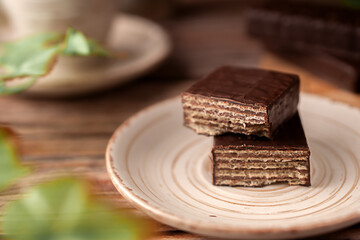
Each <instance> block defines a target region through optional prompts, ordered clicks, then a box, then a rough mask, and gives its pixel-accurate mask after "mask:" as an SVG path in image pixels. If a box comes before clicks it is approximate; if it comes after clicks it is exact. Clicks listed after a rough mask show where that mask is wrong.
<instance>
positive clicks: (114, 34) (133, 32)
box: [10, 13, 171, 97]
mask: <svg viewBox="0 0 360 240" xmlns="http://www.w3.org/2000/svg"><path fill="white" fill-rule="evenodd" d="M10 35H11V34H10ZM105 46H107V47H108V48H109V49H111V51H112V53H113V54H115V57H113V58H108V59H104V58H100V57H66V56H61V57H59V59H58V62H57V63H56V64H55V67H54V68H53V70H52V72H51V73H50V74H49V75H47V76H45V77H43V78H40V79H38V81H37V82H36V83H35V84H34V85H33V86H32V87H31V88H29V89H28V90H27V91H26V94H30V95H33V94H34V95H45V96H51V97H54V96H55V97H56V96H59V97H62V96H71V95H81V94H86V93H91V92H95V91H100V90H103V89H107V88H110V87H113V86H117V85H120V84H123V83H126V82H128V81H131V80H134V79H136V78H138V77H140V76H142V75H144V74H146V73H148V72H150V71H151V70H152V69H154V68H155V67H156V66H158V65H159V64H160V63H161V62H162V61H163V60H164V59H165V58H166V57H167V56H168V55H169V53H170V51H171V42H170V39H169V37H168V35H167V33H166V32H165V31H164V30H163V29H162V28H161V27H160V26H159V25H157V24H156V23H154V22H151V21H149V20H146V19H144V18H142V17H138V16H134V15H129V14H123V13H122V14H119V15H118V16H117V17H116V18H115V19H114V21H113V25H112V28H111V30H110V33H109V38H108V41H107V43H106V44H105Z"/></svg>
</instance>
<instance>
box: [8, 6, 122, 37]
mask: <svg viewBox="0 0 360 240" xmlns="http://www.w3.org/2000/svg"><path fill="white" fill-rule="evenodd" d="M2 3H3V7H4V10H5V12H6V14H7V17H8V20H9V22H10V25H11V27H12V28H13V31H14V33H15V35H16V36H18V37H22V36H27V35H30V34H33V33H36V32H44V31H55V32H64V31H65V30H66V29H67V28H68V27H74V28H76V29H77V30H80V31H82V32H84V33H85V35H87V36H89V37H91V38H94V39H96V40H98V41H101V42H103V41H105V40H106V38H107V34H108V32H109V29H110V26H111V22H112V20H113V17H114V16H115V14H116V10H117V6H116V1H115V0H2Z"/></svg>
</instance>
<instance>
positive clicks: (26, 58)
mask: <svg viewBox="0 0 360 240" xmlns="http://www.w3.org/2000/svg"><path fill="white" fill-rule="evenodd" d="M59 40H61V35H60V34H55V33H43V34H37V35H34V36H31V37H27V38H24V39H22V40H19V41H15V42H12V43H3V44H2V46H1V52H0V65H1V66H3V68H5V70H6V73H5V74H3V75H2V76H0V79H2V80H8V79H13V78H20V77H40V76H44V75H46V74H47V73H48V72H49V71H50V69H51V68H52V66H53V64H54V63H55V59H56V55H57V53H58V51H59V44H58V41H59Z"/></svg>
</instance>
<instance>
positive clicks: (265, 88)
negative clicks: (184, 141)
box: [182, 66, 310, 186]
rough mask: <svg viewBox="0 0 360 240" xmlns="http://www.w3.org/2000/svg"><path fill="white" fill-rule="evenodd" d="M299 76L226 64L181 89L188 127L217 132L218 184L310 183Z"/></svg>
mask: <svg viewBox="0 0 360 240" xmlns="http://www.w3.org/2000/svg"><path fill="white" fill-rule="evenodd" d="M299 81H300V80H299V77H298V76H296V75H293V74H287V73H280V72H275V71H268V70H261V69H252V68H240V67H231V66H226V67H221V68H219V69H218V70H216V71H215V72H213V73H211V74H210V75H208V76H207V77H205V78H204V79H202V80H200V81H199V82H197V83H195V84H194V85H193V86H192V87H191V88H190V89H188V90H187V91H185V92H184V93H182V104H183V111H184V122H185V126H187V127H189V128H191V129H193V130H194V131H195V132H197V133H198V134H205V135H208V136H214V147H213V150H212V161H213V183H214V184H215V185H226V186H264V185H268V184H272V183H276V182H287V183H288V184H290V185H305V186H309V185H310V163H309V157H310V150H309V147H308V145H307V142H306V138H305V135H304V131H303V128H302V124H301V121H300V118H299V115H298V113H297V104H298V101H299Z"/></svg>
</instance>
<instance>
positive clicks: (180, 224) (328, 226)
mask: <svg viewBox="0 0 360 240" xmlns="http://www.w3.org/2000/svg"><path fill="white" fill-rule="evenodd" d="M300 96H301V97H300V99H301V98H302V97H304V96H306V97H309V98H313V99H318V100H320V101H327V102H330V103H332V104H336V105H338V106H339V105H340V106H342V107H345V108H347V109H350V110H353V111H357V112H358V113H359V114H360V108H358V107H355V106H353V105H350V104H347V103H344V102H341V101H337V100H334V99H331V98H328V97H324V96H319V95H316V94H312V93H304V92H301V94H300ZM178 99H179V95H178V96H175V97H171V98H169V99H165V100H163V101H160V102H157V103H154V104H152V105H150V106H148V107H145V108H143V109H142V110H140V111H138V112H137V113H135V114H133V115H132V116H130V117H129V118H128V119H127V120H125V121H124V122H123V123H122V124H121V125H120V126H119V127H117V128H116V130H115V131H114V133H113V134H112V136H111V138H110V140H109V142H108V144H107V147H106V153H105V161H106V169H107V172H108V174H109V176H110V179H111V181H112V183H113V185H114V186H115V188H116V189H117V190H118V191H119V193H120V194H121V195H122V196H123V197H124V198H125V199H126V200H127V201H129V202H130V204H132V205H133V206H134V207H135V208H137V209H138V210H140V211H142V212H144V213H146V214H147V215H149V216H150V217H152V218H153V219H155V220H157V221H159V222H161V223H163V224H166V225H169V226H173V227H175V228H177V229H181V230H184V231H189V232H193V233H197V234H203V235H208V236H223V235H222V234H224V233H226V234H229V238H233V237H235V236H238V235H243V236H244V237H253V238H254V239H255V238H257V237H258V238H263V237H265V236H264V235H265V234H270V235H272V237H276V238H279V237H281V236H278V235H279V234H286V233H287V234H292V235H293V236H294V237H306V236H314V235H318V234H323V233H328V232H333V231H336V230H339V229H341V228H345V227H348V226H350V225H352V224H355V223H358V222H360V211H354V212H352V213H351V214H348V215H345V216H341V217H338V218H336V220H333V221H322V222H319V223H316V224H308V225H300V226H296V227H288V228H286V227H285V228H283V227H281V226H279V227H278V228H274V227H271V228H262V229H255V228H239V227H232V226H226V225H220V226H219V225H217V226H216V227H215V228H214V226H209V225H207V224H206V223H199V222H194V221H193V222H191V221H189V220H187V221H184V219H182V218H181V217H179V216H177V215H174V214H172V213H170V212H167V211H164V210H162V209H159V208H158V207H155V206H152V205H151V204H150V203H149V202H148V201H146V200H144V199H143V198H141V197H140V196H138V195H136V193H134V191H133V190H132V189H131V188H129V187H128V186H126V185H125V184H124V181H123V179H122V178H121V177H120V176H119V175H118V173H117V172H116V170H115V169H114V165H113V163H114V159H113V157H112V156H111V151H112V147H113V145H114V142H115V140H116V139H117V138H118V135H119V134H120V133H121V131H122V130H123V129H124V128H126V127H128V126H130V125H131V124H132V122H133V121H134V120H135V119H136V118H138V117H140V116H141V115H144V114H146V113H148V112H149V111H152V109H155V108H159V107H161V106H163V105H166V104H169V102H173V101H175V100H178ZM209 228H211V229H209ZM209 230H210V231H209ZM209 232H210V234H206V233H209ZM297 233H298V234H301V235H299V236H296V234H297ZM302 233H304V234H302ZM230 235H232V236H230ZM288 237H289V235H287V236H286V238H288ZM268 239H271V236H269V237H268Z"/></svg>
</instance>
